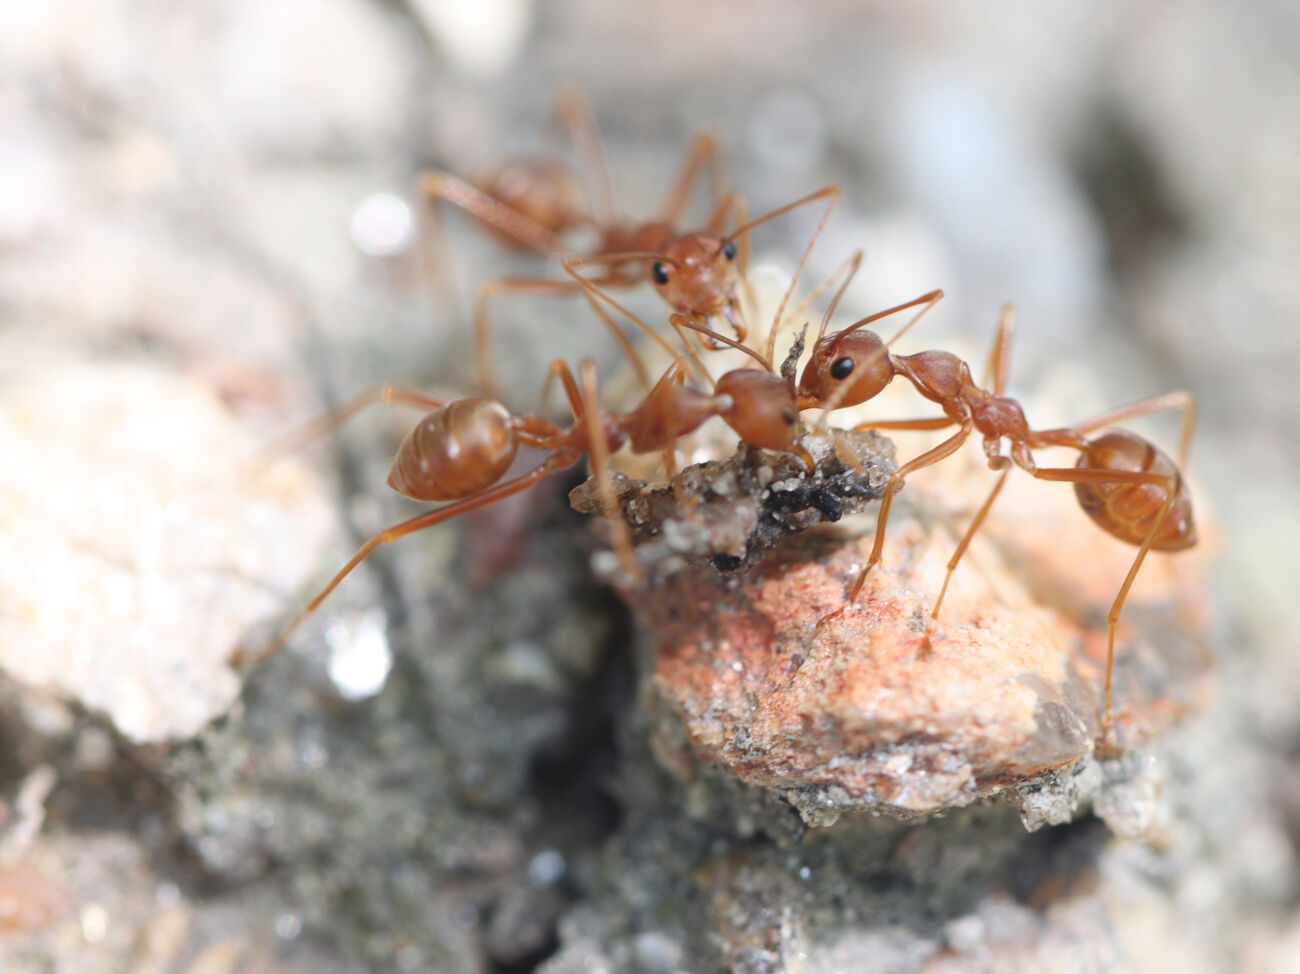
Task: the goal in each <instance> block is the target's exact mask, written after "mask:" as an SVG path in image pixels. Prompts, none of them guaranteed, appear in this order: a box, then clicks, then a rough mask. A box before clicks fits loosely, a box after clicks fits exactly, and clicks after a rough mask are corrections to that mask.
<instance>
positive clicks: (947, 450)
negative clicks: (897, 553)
mask: <svg viewBox="0 0 1300 974" xmlns="http://www.w3.org/2000/svg"><path fill="white" fill-rule="evenodd" d="M970 433H971V424H970V422H969V421H966V422H964V423H962V428H961V429H960V430H959V431H958V432H956V433H954V434H953V435H952V436H950V437H948V439H946V440H944V441H943V442H942V443H940V444H939V445H938V446H936V447H934V449H932V450H927V451H926V452H925V453H922V454H921V455H920V456H918V457H914V458H913V459H911V460H909V461H908V462H907V463H905V464H903V465H902V466H901V467H899V468H898V469H897V470H895V471H894V472H893V473H892V474H890V475H889V482H888V483H887V484H886V485H885V492H884V495H883V496H882V497H881V498H880V514H879V515H878V516H877V518H876V540H875V543H874V544H873V545H872V546H871V556H870V557H869V558H868V559H867V563H866V564H865V565H864V566H862V570H861V571H859V572H858V576H857V578H855V579H854V580H853V585H852V586H851V587H850V588H849V594H848V596H847V598H845V600H844V604H843V605H841V606H840V607H839V608H838V609H836V610H835V611H834V612H829V613H827V614H826V615H824V616H822V617H821V619H819V620H818V621H817V628H818V629H820V628H822V627H823V626H825V625H826V624H827V623H828V622H830V621H831V620H832V619H835V618H837V617H838V616H840V615H841V614H842V613H843V612H844V610H845V609H847V608H848V607H849V606H850V605H852V604H853V603H854V602H856V601H857V598H858V594H859V593H860V592H861V591H862V586H863V585H864V584H865V583H866V581H867V575H869V574H870V573H871V569H872V568H874V567H875V566H876V565H878V564H879V563H880V557H881V552H882V551H883V550H884V547H885V526H886V524H888V523H889V509H890V508H891V507H892V506H893V502H894V491H895V490H897V488H898V486H899V484H901V483H902V482H903V480H904V478H906V477H908V476H910V475H911V474H913V473H915V472H916V471H918V470H921V469H923V468H925V467H929V466H932V465H933V464H936V463H938V462H939V461H940V460H944V459H946V458H947V457H950V456H952V454H954V453H956V452H957V450H959V449H960V448H961V445H962V444H963V443H965V442H966V440H968V439H969V438H970Z"/></svg>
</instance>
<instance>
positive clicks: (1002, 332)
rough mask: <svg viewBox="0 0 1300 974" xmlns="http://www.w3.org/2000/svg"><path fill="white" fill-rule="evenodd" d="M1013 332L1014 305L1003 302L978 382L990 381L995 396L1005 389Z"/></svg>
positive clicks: (1014, 324) (1009, 365)
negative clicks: (990, 347) (986, 360)
mask: <svg viewBox="0 0 1300 974" xmlns="http://www.w3.org/2000/svg"><path fill="white" fill-rule="evenodd" d="M1015 333H1016V309H1015V306H1014V305H1011V304H1004V305H1003V306H1002V316H1001V317H1000V318H999V319H998V331H997V335H996V337H995V338H994V339H993V349H992V351H991V352H990V353H989V362H988V365H987V366H986V367H985V370H984V376H983V378H982V380H981V382H980V384H981V385H985V386H987V385H988V384H989V383H990V382H992V383H993V395H995V396H1001V395H1003V394H1004V393H1005V392H1006V389H1007V377H1008V376H1009V375H1010V374H1011V341H1012V339H1013V338H1015Z"/></svg>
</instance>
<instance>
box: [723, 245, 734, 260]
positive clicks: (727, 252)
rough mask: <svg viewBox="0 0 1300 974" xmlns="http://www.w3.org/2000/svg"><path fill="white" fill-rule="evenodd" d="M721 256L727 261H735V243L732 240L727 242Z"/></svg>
mask: <svg viewBox="0 0 1300 974" xmlns="http://www.w3.org/2000/svg"><path fill="white" fill-rule="evenodd" d="M722 256H723V257H725V258H727V260H735V259H736V241H734V240H728V241H727V246H725V247H723V248H722Z"/></svg>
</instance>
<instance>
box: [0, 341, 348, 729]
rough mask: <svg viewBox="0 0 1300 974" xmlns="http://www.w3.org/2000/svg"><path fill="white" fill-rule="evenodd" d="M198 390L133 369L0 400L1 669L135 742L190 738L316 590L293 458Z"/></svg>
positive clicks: (18, 389)
mask: <svg viewBox="0 0 1300 974" xmlns="http://www.w3.org/2000/svg"><path fill="white" fill-rule="evenodd" d="M256 450H257V444H256V441H255V440H254V439H252V438H251V437H249V436H248V435H247V434H245V433H243V432H242V431H241V430H239V429H238V427H237V426H235V425H234V424H233V423H232V422H231V420H230V418H229V417H228V416H227V415H226V413H225V412H224V410H223V409H222V407H221V405H220V403H219V402H218V401H217V400H216V398H215V397H214V396H213V395H212V394H211V393H210V392H209V391H208V390H207V389H204V388H203V387H201V386H199V385H197V384H195V383H189V382H185V381H183V380H181V379H178V378H175V377H173V376H170V375H167V374H166V373H162V372H158V371H156V370H150V369H146V368H142V367H138V366H136V367H132V366H117V367H114V366H102V367H89V366H88V367H82V368H79V369H59V370H51V371H49V372H46V373H38V374H36V375H32V376H29V377H28V379H27V381H26V382H25V383H23V384H21V385H16V386H13V387H10V388H9V389H8V390H6V391H5V393H4V395H3V396H2V397H0V453H3V455H4V456H5V458H6V462H5V464H4V466H3V469H0V671H3V673H4V674H5V675H6V676H8V677H9V678H12V679H15V680H19V681H21V682H23V683H24V684H26V685H28V686H30V687H33V688H35V689H39V690H43V691H47V692H50V693H53V694H56V695H58V696H59V697H62V698H64V699H66V700H70V701H73V702H75V703H76V704H78V705H79V706H80V707H83V708H85V709H87V710H91V711H94V712H96V713H100V714H102V715H103V716H104V717H105V718H106V719H107V720H108V721H109V723H110V724H111V725H112V726H113V727H114V728H115V729H116V730H117V731H119V732H120V733H121V734H122V735H123V736H124V737H126V738H128V739H129V740H131V741H133V742H135V743H137V744H149V743H158V742H163V741H171V740H178V739H186V738H189V737H192V736H193V735H195V734H197V733H198V732H199V731H201V730H202V729H203V728H204V727H206V726H207V725H208V724H209V723H211V722H212V720H214V719H215V718H216V717H219V716H221V715H222V714H224V713H225V712H226V711H227V709H229V707H230V705H231V704H232V703H233V702H234V701H235V698H236V697H237V696H238V695H239V690H240V680H239V679H238V677H237V675H236V674H235V672H234V671H233V670H232V669H231V668H230V666H229V665H228V664H227V662H226V660H227V657H228V656H229V655H230V653H231V651H232V649H233V648H234V647H235V645H236V644H237V643H238V642H239V640H240V639H242V638H243V636H244V634H245V632H246V631H247V629H248V628H249V627H250V626H251V625H252V624H253V623H254V622H257V621H259V620H260V619H261V618H263V617H265V616H266V615H268V614H269V613H271V612H273V611H274V610H275V609H276V607H277V606H278V605H279V604H280V596H279V595H277V589H278V588H279V587H280V586H282V585H285V584H288V586H289V588H290V590H292V589H293V588H296V587H297V586H298V585H300V584H302V582H304V581H305V580H306V576H307V572H308V570H309V569H310V568H311V567H312V563H313V560H314V556H315V551H316V549H317V548H318V547H319V546H320V545H321V544H322V542H323V540H324V532H325V530H326V528H327V525H328V513H327V503H326V500H325V497H324V494H323V490H322V487H321V485H320V482H319V481H318V480H315V479H313V478H312V477H311V475H309V474H308V473H307V471H306V470H305V469H304V468H303V467H302V465H301V464H300V463H297V462H294V461H289V462H286V463H282V464H275V465H273V466H270V467H265V468H258V467H257V466H256V464H255V462H254V461H255V458H256Z"/></svg>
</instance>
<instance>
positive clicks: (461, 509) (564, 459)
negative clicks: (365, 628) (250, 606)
mask: <svg viewBox="0 0 1300 974" xmlns="http://www.w3.org/2000/svg"><path fill="white" fill-rule="evenodd" d="M579 456H580V454H572V453H557V454H553V455H552V456H550V457H548V458H547V459H546V460H544V461H543V462H542V463H540V464H539V465H538V466H536V467H534V468H533V469H532V470H530V471H528V473H525V474H523V475H521V476H519V477H516V478H514V479H513V480H508V481H506V482H505V483H503V484H497V485H495V486H493V487H489V488H487V489H486V490H482V491H479V493H477V494H474V495H473V496H470V497H466V498H463V499H462V500H458V501H455V502H454V503H451V504H445V505H443V506H442V507H439V508H438V509H437V510H433V511H426V512H425V513H423V514H420V515H417V516H416V517H413V518H411V519H410V520H408V521H403V522H402V523H401V524H397V525H394V526H393V527H391V528H387V529H385V530H383V531H380V532H379V533H378V534H376V535H375V536H374V537H372V538H370V539H369V540H368V541H366V543H365V544H363V545H362V546H361V547H360V548H359V549H358V550H357V553H356V554H355V555H353V556H352V557H351V558H350V559H349V560H348V563H347V564H346V565H344V566H343V567H342V568H340V569H339V570H338V571H337V572H336V573H335V574H334V577H333V578H331V579H330V580H329V582H328V583H327V584H326V585H325V587H324V588H322V589H321V590H320V591H319V592H317V593H316V595H315V596H314V597H313V598H312V600H311V601H310V602H308V603H307V606H306V608H304V609H303V610H302V611H301V612H299V613H298V615H297V616H296V617H294V619H293V621H292V622H290V623H289V625H287V626H286V627H285V628H284V630H283V631H282V632H281V633H280V635H279V636H278V637H276V639H275V640H274V641H272V642H271V643H269V644H267V645H266V646H263V647H262V648H260V649H256V650H249V649H247V648H244V647H237V648H236V649H235V651H234V652H233V653H231V655H230V660H229V662H230V664H231V665H232V666H251V665H253V664H256V663H260V662H262V661H263V660H265V659H269V658H270V657H271V656H274V655H275V654H276V653H278V652H279V651H280V650H281V649H283V648H284V646H285V643H287V642H288V641H289V637H290V636H292V635H293V633H294V631H295V630H296V629H297V628H298V627H299V626H300V625H301V624H302V623H303V621H304V620H306V618H307V617H308V616H310V615H311V614H312V613H313V612H315V611H316V610H317V609H318V608H319V607H320V604H321V603H322V602H324V601H325V599H326V598H327V597H328V596H329V594H330V593H331V592H333V591H334V590H335V589H336V588H338V586H339V583H341V582H342V581H343V580H344V579H345V578H347V577H348V576H349V575H351V574H352V572H353V570H355V569H356V567H357V566H358V565H360V564H361V563H362V562H363V561H365V560H366V559H367V558H368V557H370V555H371V553H373V552H374V550H375V549H376V548H378V547H379V546H380V545H384V544H388V543H389V542H392V541H396V540H397V539H398V538H401V537H404V536H406V535H408V534H411V533H413V532H415V531H422V530H424V529H425V528H428V527H432V526H433V525H435V524H439V523H441V522H443V521H447V520H450V519H451V518H454V517H458V516H459V515H461V514H466V513H468V512H470V511H473V510H477V509H478V508H480V507H485V506H486V505H488V504H492V503H494V502H496V501H499V500H502V499H503V498H506V497H509V496H510V495H511V494H517V493H519V492H520V491H522V490H526V489H527V488H529V487H531V486H532V485H533V484H535V483H537V482H538V481H540V480H542V479H543V478H545V477H546V476H547V475H548V474H550V473H553V472H554V471H556V470H560V469H563V468H564V467H567V466H571V465H572V464H573V463H575V462H577V460H578V457H579Z"/></svg>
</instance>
